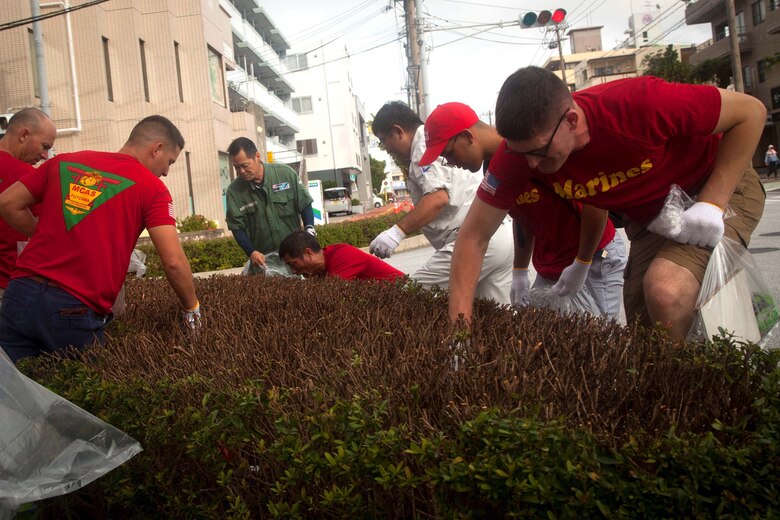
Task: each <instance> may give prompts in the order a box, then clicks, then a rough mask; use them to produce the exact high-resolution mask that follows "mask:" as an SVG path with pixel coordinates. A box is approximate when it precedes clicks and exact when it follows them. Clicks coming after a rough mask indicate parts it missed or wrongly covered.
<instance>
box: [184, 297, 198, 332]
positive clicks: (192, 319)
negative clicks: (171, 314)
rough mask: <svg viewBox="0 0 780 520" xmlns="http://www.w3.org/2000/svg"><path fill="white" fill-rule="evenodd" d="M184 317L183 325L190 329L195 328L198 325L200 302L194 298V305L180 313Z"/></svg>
mask: <svg viewBox="0 0 780 520" xmlns="http://www.w3.org/2000/svg"><path fill="white" fill-rule="evenodd" d="M182 317H183V318H184V325H185V326H186V327H187V328H188V329H190V330H195V329H197V328H199V327H200V302H199V301H197V300H195V307H193V308H192V309H187V310H185V311H184V312H183V313H182Z"/></svg>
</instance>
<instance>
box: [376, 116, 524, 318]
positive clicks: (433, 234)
mask: <svg viewBox="0 0 780 520" xmlns="http://www.w3.org/2000/svg"><path fill="white" fill-rule="evenodd" d="M372 129H373V132H374V135H376V136H377V138H378V139H379V142H380V145H381V146H382V147H383V148H384V149H386V150H387V151H388V152H389V153H391V154H392V155H394V156H395V157H397V158H398V159H399V161H405V162H407V161H408V164H409V174H408V177H407V181H406V182H407V186H408V187H409V193H410V195H411V197H412V202H413V203H414V209H413V210H412V211H411V212H409V213H408V214H407V215H406V216H405V217H404V218H403V219H401V221H400V222H398V224H396V225H395V226H393V227H392V228H390V229H388V230H386V231H384V232H382V233H380V234H379V235H378V236H377V237H376V238H375V239H374V240H373V241H372V242H371V245H370V246H369V251H370V252H371V253H373V254H375V255H376V256H378V257H379V258H388V257H390V255H392V254H393V251H394V250H395V248H396V247H398V244H399V243H400V242H401V240H403V239H404V238H405V237H406V235H407V234H409V233H413V232H414V231H417V230H418V229H422V232H423V234H424V235H425V237H426V238H427V239H428V241H429V242H430V243H431V245H432V246H433V248H434V249H436V252H435V253H434V254H433V256H431V258H430V259H429V260H428V261H427V262H426V263H425V265H424V266H422V267H421V268H420V269H419V270H418V271H417V272H415V273H414V274H413V275H412V278H413V279H414V280H416V281H417V282H418V283H420V284H421V285H423V286H424V287H432V286H439V287H440V288H447V287H448V285H449V279H450V261H451V259H452V250H453V248H454V246H455V238H456V237H457V235H458V230H459V229H460V226H461V224H462V223H463V219H464V218H465V217H466V213H467V212H468V210H469V207H470V206H471V203H472V200H474V194H475V193H476V191H477V187H478V186H479V184H480V182H482V174H481V173H477V172H470V171H468V170H462V169H458V168H454V167H451V166H449V165H446V164H445V162H444V161H441V160H437V161H434V162H432V163H431V164H428V165H426V166H420V164H419V161H420V159H421V158H422V157H423V153H424V152H425V135H424V131H423V122H422V121H421V120H420V118H419V117H418V116H417V114H416V113H415V112H414V111H413V110H412V109H410V108H409V107H408V106H407V105H405V104H403V103H401V102H400V101H391V102H389V103H385V105H384V106H383V107H382V108H381V109H379V112H377V114H376V116H375V117H374V121H373V123H372ZM437 155H438V154H437ZM511 227H512V226H511V224H510V223H509V222H505V221H504V219H503V217H502V218H501V219H500V220H499V222H498V223H496V225H495V228H496V233H495V235H493V238H492V239H489V240H488V241H486V244H485V251H484V253H485V255H484V257H485V259H484V262H483V263H482V265H481V268H480V269H479V272H478V273H477V275H476V277H475V280H476V282H475V289H474V292H475V293H476V295H477V296H478V297H481V298H490V299H493V300H495V301H497V302H499V303H509V289H510V284H511V280H512V252H513V247H512V229H511ZM480 258H482V257H480Z"/></svg>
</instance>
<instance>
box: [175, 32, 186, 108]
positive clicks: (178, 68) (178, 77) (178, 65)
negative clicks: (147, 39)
mask: <svg viewBox="0 0 780 520" xmlns="http://www.w3.org/2000/svg"><path fill="white" fill-rule="evenodd" d="M173 55H174V57H175V58H176V81H177V82H178V86H179V101H181V102H182V103H184V90H183V89H182V83H181V59H180V58H179V43H178V42H173Z"/></svg>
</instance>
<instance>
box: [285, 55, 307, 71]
mask: <svg viewBox="0 0 780 520" xmlns="http://www.w3.org/2000/svg"><path fill="white" fill-rule="evenodd" d="M284 65H285V66H286V67H287V68H288V69H290V71H291V72H294V71H297V70H305V69H308V68H309V61H308V59H307V58H306V55H305V54H290V55H289V56H287V57H286V58H284Z"/></svg>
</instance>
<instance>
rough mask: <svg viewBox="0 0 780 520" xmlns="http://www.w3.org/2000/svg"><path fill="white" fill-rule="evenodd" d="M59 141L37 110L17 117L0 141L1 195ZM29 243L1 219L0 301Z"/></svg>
mask: <svg viewBox="0 0 780 520" xmlns="http://www.w3.org/2000/svg"><path fill="white" fill-rule="evenodd" d="M56 138H57V129H56V128H55V127H54V123H53V122H52V120H51V119H50V118H49V116H47V115H46V114H44V113H43V112H41V111H40V110H38V109H37V108H25V109H23V110H20V111H19V112H17V113H15V114H14V115H13V117H11V119H10V120H9V121H8V127H7V129H6V133H5V135H4V136H3V138H2V139H0V193H2V192H4V191H5V190H6V189H8V188H9V187H10V186H11V185H12V184H13V183H15V182H16V181H18V180H19V178H21V177H22V176H24V175H25V174H27V173H30V172H31V171H34V168H33V165H35V164H37V163H38V162H39V161H45V160H46V159H47V158H48V155H49V150H50V149H51V148H52V146H54V140H55V139H56ZM33 214H34V215H37V210H36V209H33ZM26 241H27V237H26V236H24V235H22V234H21V233H19V232H18V231H16V230H15V229H14V228H12V227H11V226H9V225H8V224H7V223H6V221H5V220H3V219H0V301H2V299H3V292H4V291H5V288H6V287H8V279H9V278H10V276H11V272H12V271H13V268H14V266H15V265H16V257H17V247H18V243H19V242H26Z"/></svg>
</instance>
